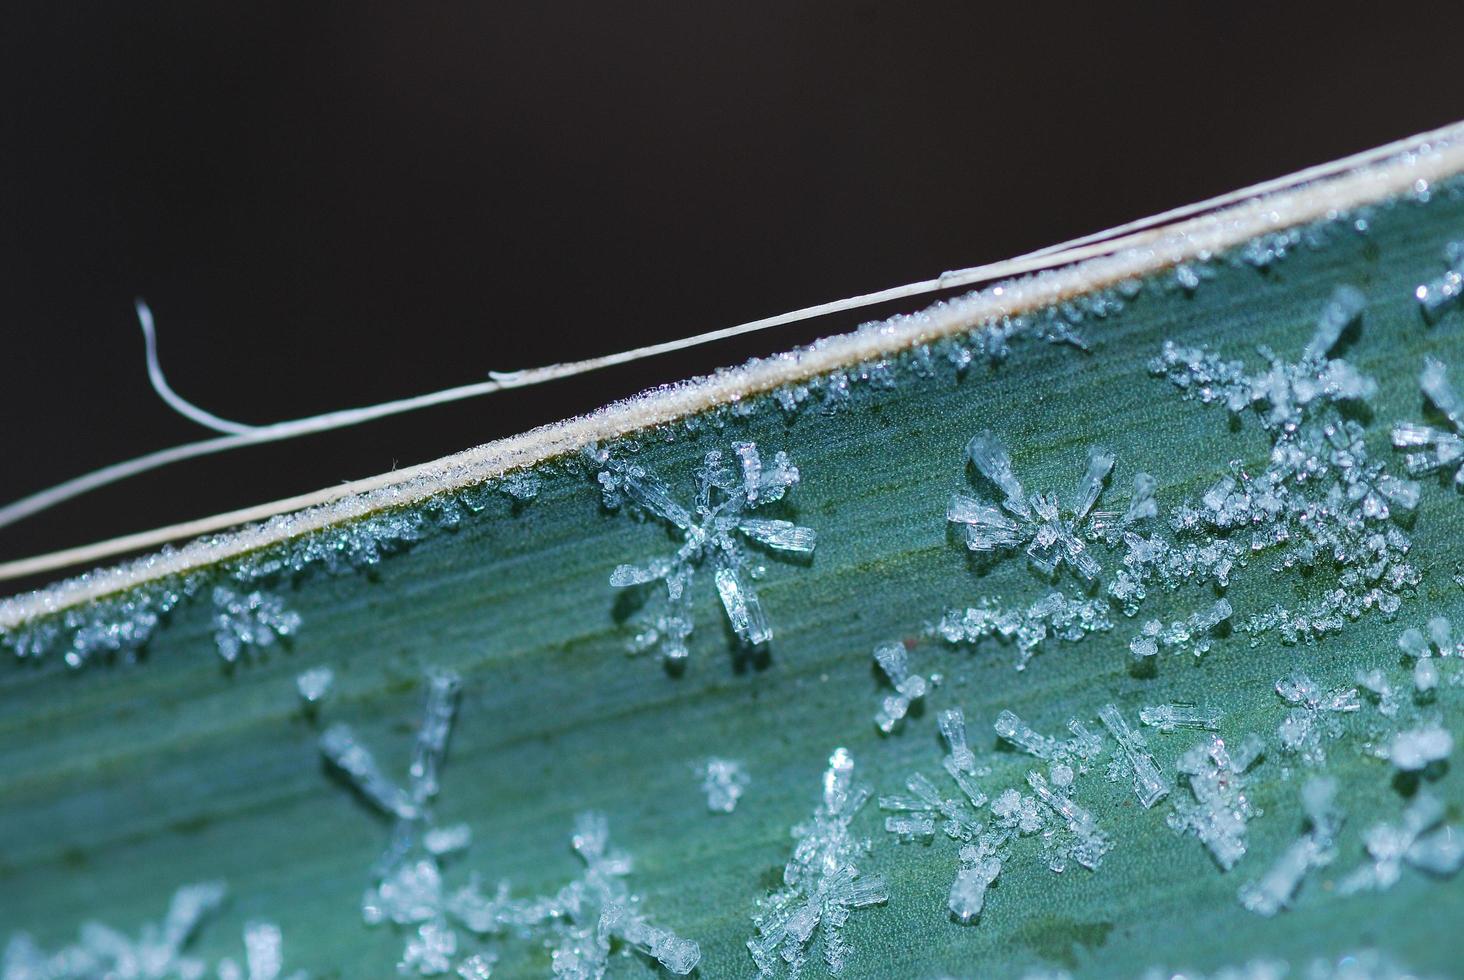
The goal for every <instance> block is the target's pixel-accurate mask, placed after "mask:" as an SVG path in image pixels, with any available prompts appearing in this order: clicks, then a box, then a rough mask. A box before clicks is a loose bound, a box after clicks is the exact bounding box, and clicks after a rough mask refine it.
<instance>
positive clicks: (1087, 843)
mask: <svg viewBox="0 0 1464 980" xmlns="http://www.w3.org/2000/svg"><path fill="white" fill-rule="evenodd" d="M1027 785H1029V786H1031V787H1032V792H1033V793H1035V794H1036V796H1037V799H1039V800H1040V801H1042V803H1043V804H1044V805H1046V806H1047V808H1048V809H1049V810H1051V811H1052V812H1053V813H1054V814H1056V815H1057V816H1058V817H1059V818H1061V819H1062V821H1063V822H1064V823H1065V824H1066V826H1067V831H1068V833H1069V834H1070V835H1071V838H1072V839H1071V841H1070V842H1069V843H1068V844H1067V845H1066V846H1065V848H1064V850H1065V852H1066V854H1067V855H1069V856H1071V857H1072V859H1073V860H1075V861H1077V862H1078V863H1079V864H1081V865H1082V866H1083V867H1085V868H1087V869H1088V870H1090V871H1095V870H1097V868H1098V865H1099V864H1101V863H1102V861H1103V855H1104V854H1107V853H1108V851H1110V850H1111V849H1112V848H1113V843H1112V842H1111V841H1110V840H1109V839H1108V835H1107V834H1106V833H1104V832H1103V831H1102V830H1101V829H1100V828H1099V826H1098V821H1097V820H1095V819H1094V818H1093V814H1091V813H1090V812H1088V811H1087V810H1086V809H1084V808H1083V807H1082V806H1079V805H1078V804H1077V803H1076V802H1074V801H1073V799H1072V797H1070V796H1068V795H1066V794H1065V793H1063V792H1061V791H1058V790H1054V789H1053V787H1051V786H1049V785H1048V783H1047V780H1046V779H1045V778H1043V776H1042V774H1041V773H1040V772H1029V773H1027ZM1053 870H1054V871H1060V870H1061V868H1060V867H1054V868H1053Z"/></svg>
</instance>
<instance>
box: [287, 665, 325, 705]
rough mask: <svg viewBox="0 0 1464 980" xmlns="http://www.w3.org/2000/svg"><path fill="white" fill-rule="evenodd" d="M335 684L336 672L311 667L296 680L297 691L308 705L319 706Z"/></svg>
mask: <svg viewBox="0 0 1464 980" xmlns="http://www.w3.org/2000/svg"><path fill="white" fill-rule="evenodd" d="M334 684H335V671H333V670H331V669H330V668H329V667H311V668H310V669H309V670H307V671H304V672H302V673H301V674H300V675H299V676H298V677H296V678H295V690H296V691H298V692H299V694H300V700H301V701H304V702H305V703H306V704H307V705H314V704H319V703H320V702H321V701H324V700H325V698H326V696H327V695H329V694H330V689H331V686H332V685H334Z"/></svg>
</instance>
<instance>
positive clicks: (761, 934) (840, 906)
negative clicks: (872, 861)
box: [747, 748, 889, 976]
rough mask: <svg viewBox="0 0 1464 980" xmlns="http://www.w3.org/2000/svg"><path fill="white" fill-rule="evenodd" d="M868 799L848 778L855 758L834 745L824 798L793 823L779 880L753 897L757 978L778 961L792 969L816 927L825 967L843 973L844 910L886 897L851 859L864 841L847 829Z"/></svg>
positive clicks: (858, 856)
mask: <svg viewBox="0 0 1464 980" xmlns="http://www.w3.org/2000/svg"><path fill="white" fill-rule="evenodd" d="M868 799H869V790H868V789H867V788H865V787H863V786H860V785H856V784H855V782H854V758H853V756H851V755H850V754H849V752H848V751H847V750H846V749H842V748H840V749H835V750H834V753H833V755H831V756H830V757H829V768H828V770H827V771H826V772H825V773H824V777H823V798H822V801H821V802H820V803H819V806H818V808H817V809H816V810H815V811H814V814H813V817H812V818H811V819H809V820H808V821H805V822H804V823H800V824H798V825H797V826H795V827H794V828H793V838H794V840H796V841H797V845H796V846H795V848H794V850H793V856H792V857H791V858H790V859H789V860H788V863H787V865H786V866H785V867H784V868H783V886H782V887H781V888H779V889H777V890H776V891H774V892H773V893H772V894H771V895H769V896H768V897H767V898H765V899H762V900H761V901H759V902H758V911H757V913H756V914H755V915H754V916H753V920H752V921H753V924H754V926H756V928H757V935H755V936H754V937H753V938H752V939H750V940H748V942H747V949H748V952H750V953H751V954H752V959H753V962H754V963H755V964H756V965H757V969H758V972H759V973H760V974H762V975H763V976H771V975H773V974H775V973H777V972H778V970H779V967H780V965H785V966H786V967H787V968H788V970H789V972H790V974H794V975H796V974H797V973H798V972H799V971H800V970H801V969H802V967H803V965H804V963H805V961H806V957H807V950H808V946H809V945H810V943H811V942H812V941H813V938H814V934H815V933H818V935H819V939H820V941H821V942H822V944H823V958H824V964H825V965H826V966H827V967H828V969H829V972H830V973H840V972H842V971H843V968H844V966H845V964H846V963H847V961H848V959H849V954H850V952H851V951H850V948H849V943H848V940H846V939H845V938H844V937H843V935H842V930H843V927H844V924H845V923H846V922H848V920H849V915H850V913H851V912H853V911H854V910H855V909H860V908H865V907H867V906H870V905H879V904H882V903H884V902H885V901H887V900H888V898H889V894H888V891H887V889H886V887H885V882H884V879H882V878H880V877H879V876H877V875H869V874H862V873H861V872H860V869H859V867H858V863H857V862H858V861H860V860H862V858H863V857H864V855H865V854H867V853H868V851H869V842H868V841H867V840H861V839H858V838H856V837H854V835H853V834H852V833H851V831H850V828H849V824H850V823H851V822H852V821H853V819H854V817H855V815H856V814H857V813H858V812H859V810H860V808H861V807H863V806H864V804H865V803H866V802H867V801H868Z"/></svg>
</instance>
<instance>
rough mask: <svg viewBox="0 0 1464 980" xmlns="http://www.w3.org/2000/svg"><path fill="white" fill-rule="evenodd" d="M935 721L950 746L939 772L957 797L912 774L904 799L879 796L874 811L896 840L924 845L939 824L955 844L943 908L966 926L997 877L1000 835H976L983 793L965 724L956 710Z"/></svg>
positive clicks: (964, 720)
mask: <svg viewBox="0 0 1464 980" xmlns="http://www.w3.org/2000/svg"><path fill="white" fill-rule="evenodd" d="M939 722H940V730H941V734H942V735H944V736H945V740H946V744H947V745H948V746H949V747H950V752H949V754H947V755H946V757H945V761H944V765H945V770H946V773H947V774H948V775H949V776H950V778H951V780H952V781H953V782H954V783H955V784H956V788H957V789H958V790H959V791H960V792H959V794H957V795H955V796H950V797H947V796H945V795H943V794H942V793H941V791H940V790H939V789H937V788H936V786H935V784H934V783H932V782H931V781H930V780H929V779H927V778H926V777H925V776H923V775H921V774H920V773H918V772H917V773H915V774H914V775H912V776H911V777H910V778H909V780H907V781H906V784H905V785H906V788H907V789H908V790H909V795H908V796H902V795H890V796H881V797H880V798H879V808H880V809H881V810H885V811H887V812H889V813H890V814H891V816H888V817H885V830H886V831H888V832H889V833H891V834H895V835H897V836H898V837H899V838H900V840H902V841H906V842H909V841H917V840H925V841H928V840H930V839H931V838H933V837H934V836H935V829H936V825H937V823H939V824H940V829H941V831H942V833H944V834H945V836H946V837H949V838H950V839H951V840H953V841H956V842H957V843H958V844H960V845H961V849H960V852H959V855H958V861H959V866H958V868H957V871H956V878H955V880H954V881H953V882H952V883H951V890H950V895H949V898H948V901H947V904H948V906H949V908H950V910H951V914H952V915H954V916H955V917H956V919H957V920H958V921H960V922H962V923H969V922H971V921H972V920H973V919H974V918H975V917H976V916H977V915H979V914H980V912H981V908H982V905H983V904H984V902H985V895H986V888H987V886H989V885H990V884H991V883H992V882H993V881H995V880H996V876H997V875H998V874H1000V873H1001V864H1002V862H1001V858H1000V857H998V856H997V853H996V852H997V848H998V847H1000V845H1001V844H1002V843H1004V841H1005V836H1006V835H1003V834H1001V833H986V834H983V833H982V831H983V827H982V824H981V821H980V819H979V817H978V816H977V813H976V811H977V810H979V809H980V808H981V807H982V806H984V805H985V804H986V794H985V793H983V792H982V791H981V787H980V786H979V785H978V784H977V782H976V777H977V776H978V775H981V772H980V771H978V770H977V769H976V764H975V755H974V754H973V753H972V752H971V748H970V746H969V745H968V744H967V742H966V719H965V716H964V715H963V714H962V713H961V709H959V708H951V709H949V710H947V711H943V712H941V714H940V720H939Z"/></svg>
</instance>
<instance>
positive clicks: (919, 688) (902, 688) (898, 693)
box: [874, 642, 927, 732]
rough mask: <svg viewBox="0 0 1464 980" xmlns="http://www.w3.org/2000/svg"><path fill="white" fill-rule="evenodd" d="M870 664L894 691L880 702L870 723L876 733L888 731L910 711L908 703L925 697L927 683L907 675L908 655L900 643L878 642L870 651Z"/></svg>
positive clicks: (913, 675)
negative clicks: (872, 658) (872, 662)
mask: <svg viewBox="0 0 1464 980" xmlns="http://www.w3.org/2000/svg"><path fill="white" fill-rule="evenodd" d="M874 662H875V663H877V664H879V669H880V670H881V671H883V672H884V675H885V677H887V678H889V682H890V686H891V687H893V688H894V689H895V693H894V694H887V695H885V697H884V699H883V700H882V701H881V702H880V706H879V711H878V712H876V713H875V716H874V723H875V724H876V725H878V726H879V730H880V731H882V732H892V731H894V730H895V728H896V727H897V726H898V725H899V724H900V722H901V721H903V720H904V718H905V715H906V714H907V713H908V712H909V711H910V704H911V702H914V701H918V700H920V699H921V698H923V697H925V690H926V687H927V684H926V681H925V678H924V677H921V676H920V675H919V674H912V673H910V655H909V653H908V652H906V650H905V644H903V643H898V642H891V643H881V644H880V645H879V646H877V647H875V648H874Z"/></svg>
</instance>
